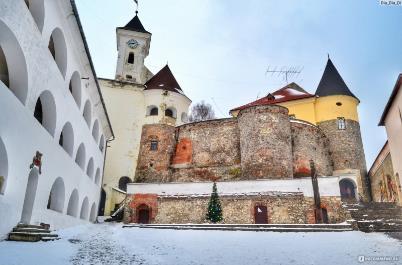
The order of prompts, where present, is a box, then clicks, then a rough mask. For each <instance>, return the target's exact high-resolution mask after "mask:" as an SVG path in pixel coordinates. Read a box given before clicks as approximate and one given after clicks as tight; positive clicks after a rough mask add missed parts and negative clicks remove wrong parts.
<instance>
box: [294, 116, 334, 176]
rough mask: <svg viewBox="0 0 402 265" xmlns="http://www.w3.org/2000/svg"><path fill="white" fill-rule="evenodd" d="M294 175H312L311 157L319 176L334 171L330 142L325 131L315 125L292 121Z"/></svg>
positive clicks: (327, 174)
mask: <svg viewBox="0 0 402 265" xmlns="http://www.w3.org/2000/svg"><path fill="white" fill-rule="evenodd" d="M290 124H291V130H292V147H293V174H294V177H306V176H310V159H312V160H313V161H314V163H315V166H316V169H317V173H318V175H319V176H331V175H332V173H333V169H332V163H331V157H330V154H329V143H328V139H327V138H326V137H325V135H324V133H323V132H322V131H321V130H320V129H319V128H318V127H317V126H315V125H312V124H309V123H306V122H301V121H297V120H296V121H291V123H290Z"/></svg>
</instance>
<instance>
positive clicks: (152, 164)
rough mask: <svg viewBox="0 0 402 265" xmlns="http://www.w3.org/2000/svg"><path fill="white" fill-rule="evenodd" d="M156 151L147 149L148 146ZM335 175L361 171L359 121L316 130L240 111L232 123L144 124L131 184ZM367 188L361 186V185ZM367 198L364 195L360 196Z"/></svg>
mask: <svg viewBox="0 0 402 265" xmlns="http://www.w3.org/2000/svg"><path fill="white" fill-rule="evenodd" d="M152 140H156V141H158V149H157V150H150V145H151V141H152ZM310 159H312V160H313V161H314V162H315V165H316V169H317V173H318V175H321V176H331V175H333V171H335V170H338V171H339V170H345V169H359V170H360V171H361V172H364V173H362V174H365V172H366V165H365V159H364V151H363V144H362V141H361V136H360V127H359V124H358V122H355V121H352V120H347V126H346V130H338V128H337V121H336V120H333V121H328V122H321V123H320V124H319V126H315V125H313V124H309V123H307V122H304V121H298V120H289V116H288V110H287V109H286V108H284V107H281V106H277V105H267V106H256V107H251V108H248V109H245V110H242V111H241V112H240V114H239V115H238V117H237V118H231V119H220V120H211V121H204V122H197V123H189V124H184V125H182V126H179V127H176V128H175V127H173V126H169V125H158V124H154V125H145V126H144V127H143V132H142V137H141V148H140V153H139V159H138V166H137V173H136V179H135V182H145V183H147V182H149V183H151V182H192V181H210V180H212V181H214V180H253V179H287V178H294V177H296V178H297V177H305V176H309V175H310V164H309V161H310ZM361 186H363V187H364V189H366V187H365V186H366V185H361ZM363 193H364V194H367V191H366V190H365V191H364V192H363Z"/></svg>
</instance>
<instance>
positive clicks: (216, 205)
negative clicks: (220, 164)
mask: <svg viewBox="0 0 402 265" xmlns="http://www.w3.org/2000/svg"><path fill="white" fill-rule="evenodd" d="M222 219H223V218H222V208H221V202H220V201H219V196H218V189H217V188H216V183H215V182H214V185H213V187H212V194H211V198H210V199H209V204H208V212H207V220H208V221H211V222H212V223H217V222H220V221H222Z"/></svg>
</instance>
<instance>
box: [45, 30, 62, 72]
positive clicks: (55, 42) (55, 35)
mask: <svg viewBox="0 0 402 265" xmlns="http://www.w3.org/2000/svg"><path fill="white" fill-rule="evenodd" d="M48 48H49V51H50V53H51V54H52V56H53V59H54V60H55V61H56V64H57V67H58V68H59V70H60V72H61V74H62V75H63V77H65V76H66V70H67V45H66V41H65V39H64V35H63V32H62V31H61V29H59V28H56V29H54V30H53V32H52V35H51V36H50V39H49V45H48Z"/></svg>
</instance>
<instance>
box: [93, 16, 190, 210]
mask: <svg viewBox="0 0 402 265" xmlns="http://www.w3.org/2000/svg"><path fill="white" fill-rule="evenodd" d="M116 32H117V49H118V59H117V65H116V77H115V79H102V78H101V79H99V83H100V86H101V89H102V93H103V94H104V96H105V104H106V108H107V110H108V112H109V115H110V119H111V123H112V125H113V126H114V130H115V137H116V138H115V140H114V141H113V142H112V143H109V149H108V153H107V155H106V166H105V176H104V180H103V185H102V188H103V190H102V196H101V197H102V201H101V208H100V214H104V215H110V214H111V212H112V211H113V210H114V209H115V207H116V205H118V204H120V203H121V202H122V201H123V200H124V198H125V192H126V187H127V183H129V182H133V181H134V176H135V171H136V167H137V159H138V153H139V145H140V139H141V131H142V126H143V125H144V124H169V125H173V126H176V125H181V124H183V123H184V122H186V121H187V112H188V108H189V106H190V104H191V100H190V99H189V98H188V97H187V96H186V95H185V94H184V92H183V90H182V89H181V87H180V85H179V84H178V82H177V81H176V79H175V77H174V76H173V73H172V72H171V70H170V68H169V66H168V65H166V66H164V67H163V68H162V69H161V70H160V71H159V72H158V73H156V74H155V75H153V74H152V73H151V71H150V70H148V68H147V67H146V66H145V65H144V60H145V58H146V57H147V56H148V54H149V49H150V43H151V36H152V34H151V33H150V32H148V31H147V30H145V28H144V26H143V25H142V23H141V21H140V19H139V17H138V14H136V15H135V17H134V18H133V19H132V20H131V21H130V22H129V23H128V24H127V25H126V26H124V27H119V28H117V31H116ZM103 205H104V206H103Z"/></svg>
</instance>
